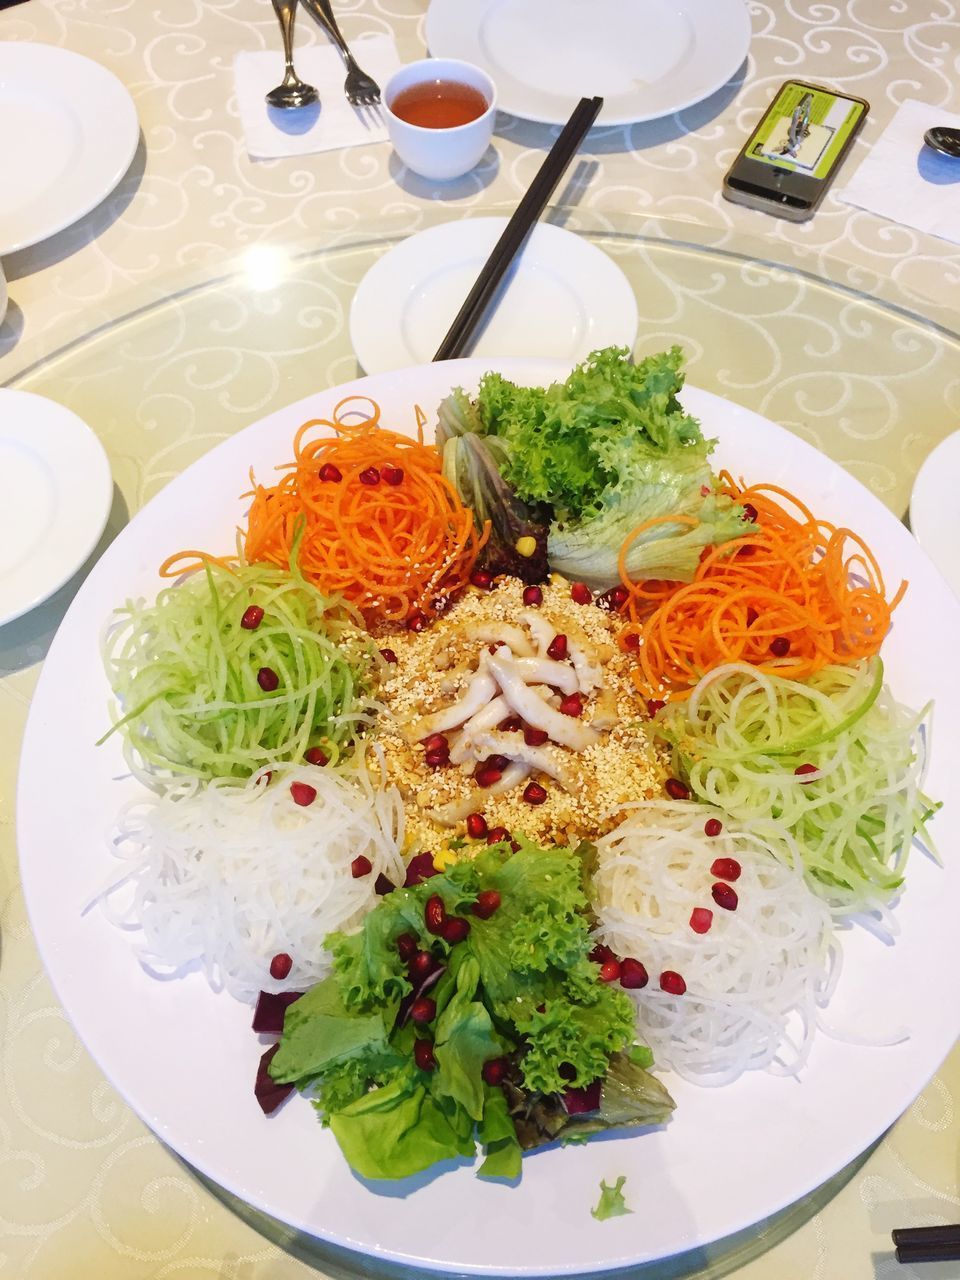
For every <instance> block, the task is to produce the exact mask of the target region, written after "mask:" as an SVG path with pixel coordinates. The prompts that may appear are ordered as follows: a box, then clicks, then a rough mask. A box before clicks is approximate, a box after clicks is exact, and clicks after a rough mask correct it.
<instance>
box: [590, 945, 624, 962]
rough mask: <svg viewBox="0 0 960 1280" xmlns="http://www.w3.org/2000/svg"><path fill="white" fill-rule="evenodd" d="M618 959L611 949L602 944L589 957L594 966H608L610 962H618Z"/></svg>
mask: <svg viewBox="0 0 960 1280" xmlns="http://www.w3.org/2000/svg"><path fill="white" fill-rule="evenodd" d="M616 958H617V957H616V956H615V955H614V954H613V952H612V951H611V950H610V948H609V947H608V946H605V945H604V943H602V942H598V943H597V945H596V946H595V947H594V948H593V950H592V951H591V952H590V954H589V956H588V957H587V959H588V960H592V961H593V963H594V964H606V963H607V961H608V960H616Z"/></svg>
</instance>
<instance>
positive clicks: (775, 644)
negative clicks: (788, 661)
mask: <svg viewBox="0 0 960 1280" xmlns="http://www.w3.org/2000/svg"><path fill="white" fill-rule="evenodd" d="M770 652H771V653H772V654H773V656H774V657H775V658H785V657H786V656H787V654H788V653H789V652H790V641H789V640H788V639H787V637H786V636H776V637H774V639H773V640H771V641H770Z"/></svg>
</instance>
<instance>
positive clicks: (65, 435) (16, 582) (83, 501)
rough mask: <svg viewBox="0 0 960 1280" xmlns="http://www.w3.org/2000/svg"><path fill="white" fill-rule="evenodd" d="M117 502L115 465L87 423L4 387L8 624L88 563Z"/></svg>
mask: <svg viewBox="0 0 960 1280" xmlns="http://www.w3.org/2000/svg"><path fill="white" fill-rule="evenodd" d="M112 501H113V480H112V478H111V475H110V463H109V462H108V461H107V455H106V454H105V453H104V451H103V445H101V443H100V441H99V440H98V439H97V437H96V436H95V435H94V434H93V432H92V431H91V430H90V428H89V427H88V426H87V424H86V423H85V422H83V421H82V420H81V419H80V418H78V417H77V415H76V414H75V413H71V411H70V410H69V409H65V408H64V407H63V405H60V404H57V403H56V402H55V401H53V400H46V399H44V397H43V396H35V395H32V394H31V393H30V392H28V391H12V390H10V389H9V388H5V389H0V512H2V516H0V520H2V524H3V530H4V536H3V541H2V543H0V624H2V623H4V622H9V621H10V620H11V619H12V618H18V617H20V615H21V614H23V613H26V612H27V610H28V609H32V608H33V607H34V606H35V605H38V604H40V602H41V601H43V600H46V599H47V597H48V596H51V595H53V593H54V591H56V590H57V589H58V588H59V587H62V586H63V584H64V583H65V582H66V581H67V579H68V578H69V577H70V575H71V574H72V573H73V572H74V571H75V570H77V569H79V568H80V566H81V565H82V564H83V563H84V561H85V560H86V559H87V557H88V556H89V555H90V553H91V552H92V551H93V549H94V547H95V546H96V545H97V541H98V540H99V538H100V535H101V533H103V529H104V525H105V524H106V523H107V517H108V516H109V514H110V504H111V502H112Z"/></svg>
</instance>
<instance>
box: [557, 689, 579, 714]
mask: <svg viewBox="0 0 960 1280" xmlns="http://www.w3.org/2000/svg"><path fill="white" fill-rule="evenodd" d="M557 710H558V711H559V712H560V714H561V715H564V716H573V717H574V719H576V718H577V717H578V716H582V715H583V698H582V696H581V695H580V694H579V693H570V694H568V695H567V696H566V697H565V698H561V699H560V706H559V707H558V708H557Z"/></svg>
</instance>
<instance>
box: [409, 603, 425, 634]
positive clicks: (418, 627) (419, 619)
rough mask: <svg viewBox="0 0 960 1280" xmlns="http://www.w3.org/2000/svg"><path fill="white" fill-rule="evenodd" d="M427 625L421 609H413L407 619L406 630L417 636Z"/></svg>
mask: <svg viewBox="0 0 960 1280" xmlns="http://www.w3.org/2000/svg"><path fill="white" fill-rule="evenodd" d="M426 625H427V615H426V614H425V613H424V612H423V610H422V609H414V611H413V612H412V613H411V614H410V615H409V616H408V617H407V630H408V631H412V632H413V633H414V635H419V634H420V632H421V631H422V630H423V629H424V627H425V626H426Z"/></svg>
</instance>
